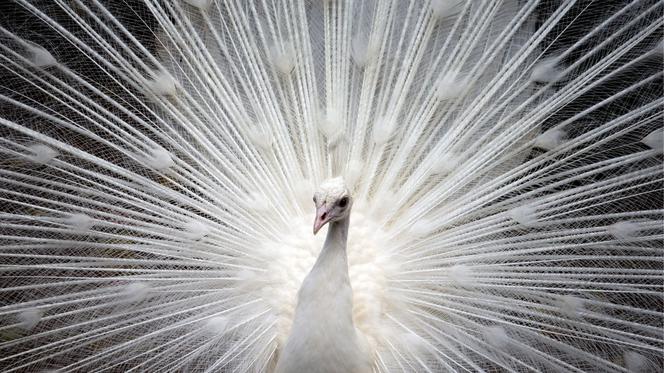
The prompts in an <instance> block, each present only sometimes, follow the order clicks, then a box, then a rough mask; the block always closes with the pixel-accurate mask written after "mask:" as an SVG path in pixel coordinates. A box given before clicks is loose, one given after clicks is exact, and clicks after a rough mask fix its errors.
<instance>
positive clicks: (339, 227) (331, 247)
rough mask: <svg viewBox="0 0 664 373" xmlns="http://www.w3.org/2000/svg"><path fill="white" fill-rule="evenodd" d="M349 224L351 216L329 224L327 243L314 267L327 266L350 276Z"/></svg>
mask: <svg viewBox="0 0 664 373" xmlns="http://www.w3.org/2000/svg"><path fill="white" fill-rule="evenodd" d="M349 225H350V216H347V217H346V218H344V219H342V220H338V221H335V222H331V223H330V224H329V226H328V229H327V236H326V238H325V244H323V249H322V250H321V252H320V254H319V255H318V259H317V260H316V264H315V265H314V269H317V268H320V267H321V266H325V267H326V268H327V269H328V270H336V271H337V272H339V274H341V275H343V274H344V273H345V277H348V258H347V255H346V244H347V242H348V226H349Z"/></svg>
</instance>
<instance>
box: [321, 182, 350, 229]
mask: <svg viewBox="0 0 664 373" xmlns="http://www.w3.org/2000/svg"><path fill="white" fill-rule="evenodd" d="M314 203H315V204H316V220H314V234H316V233H318V231H319V230H320V229H321V228H322V227H323V226H324V225H325V224H327V223H329V222H335V221H339V220H342V219H345V218H347V217H348V215H349V214H350V208H351V206H352V205H353V199H352V198H351V196H350V191H349V190H348V188H347V187H346V183H344V181H343V179H342V178H340V177H336V178H334V179H329V180H326V181H324V182H323V183H322V184H321V186H320V187H319V188H318V191H317V192H316V193H314Z"/></svg>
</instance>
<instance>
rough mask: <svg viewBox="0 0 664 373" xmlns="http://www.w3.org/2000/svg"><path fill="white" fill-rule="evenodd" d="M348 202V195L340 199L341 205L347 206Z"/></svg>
mask: <svg viewBox="0 0 664 373" xmlns="http://www.w3.org/2000/svg"><path fill="white" fill-rule="evenodd" d="M347 204H348V197H344V198H342V199H341V200H339V207H346V205H347Z"/></svg>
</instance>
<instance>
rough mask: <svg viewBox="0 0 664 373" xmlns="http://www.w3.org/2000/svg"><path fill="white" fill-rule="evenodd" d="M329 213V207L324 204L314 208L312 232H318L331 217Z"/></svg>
mask: <svg viewBox="0 0 664 373" xmlns="http://www.w3.org/2000/svg"><path fill="white" fill-rule="evenodd" d="M330 215H331V214H330V208H328V207H327V206H325V205H322V206H321V207H318V208H317V209H316V220H314V234H316V233H318V231H319V230H320V229H321V228H323V226H324V225H325V224H327V223H328V222H329V221H330V219H331V216H330Z"/></svg>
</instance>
